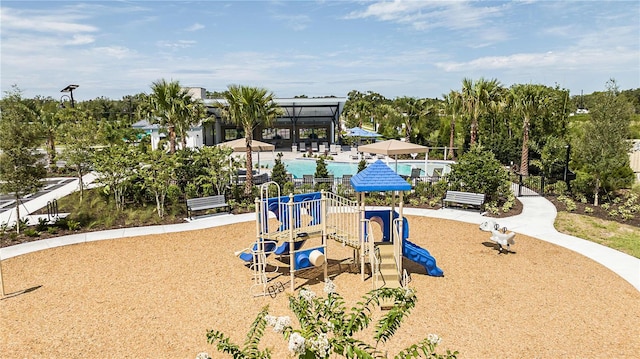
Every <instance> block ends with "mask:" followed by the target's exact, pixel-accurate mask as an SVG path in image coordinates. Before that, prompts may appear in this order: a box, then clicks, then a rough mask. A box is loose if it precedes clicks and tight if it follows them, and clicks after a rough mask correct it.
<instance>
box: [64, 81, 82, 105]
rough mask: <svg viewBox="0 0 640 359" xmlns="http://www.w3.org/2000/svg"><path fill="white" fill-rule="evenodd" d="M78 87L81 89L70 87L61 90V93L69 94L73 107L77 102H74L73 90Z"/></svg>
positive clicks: (75, 86) (74, 86)
mask: <svg viewBox="0 0 640 359" xmlns="http://www.w3.org/2000/svg"><path fill="white" fill-rule="evenodd" d="M78 87H80V85H69V86H67V87H65V88H63V89H62V90H60V92H68V93H69V95H70V97H71V107H72V108H73V107H75V101H74V100H73V90H75V89H77V88H78Z"/></svg>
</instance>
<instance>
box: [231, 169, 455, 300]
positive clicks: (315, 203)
mask: <svg viewBox="0 0 640 359" xmlns="http://www.w3.org/2000/svg"><path fill="white" fill-rule="evenodd" d="M351 184H352V186H353V187H354V189H355V191H356V193H357V194H358V201H352V200H349V199H347V198H343V197H340V196H338V195H336V194H334V193H331V192H325V191H321V192H313V193H305V194H298V195H292V194H290V195H288V196H281V194H280V187H279V186H278V185H277V184H276V183H275V182H268V183H265V184H263V185H262V186H261V187H260V198H256V200H255V205H256V206H255V207H256V241H255V243H254V244H253V245H252V247H250V248H245V249H243V250H241V251H238V252H236V255H237V256H239V257H240V258H241V259H242V260H243V261H245V262H246V263H247V264H249V266H250V268H251V270H252V279H253V284H252V286H251V288H250V291H251V293H252V294H253V295H254V296H262V295H267V294H270V292H272V291H270V288H271V287H272V285H270V284H269V283H270V281H271V280H273V279H274V278H275V276H274V277H270V276H269V273H277V274H276V276H279V275H280V272H278V269H279V268H278V266H275V265H270V264H268V263H267V257H269V256H270V255H276V256H279V257H280V258H282V257H284V256H288V259H289V276H290V288H291V291H294V290H295V273H296V272H298V271H302V270H306V269H309V268H317V267H322V268H323V275H324V279H325V280H326V278H327V261H326V256H327V254H328V253H327V241H328V240H329V239H331V240H334V241H336V242H339V243H341V244H342V245H343V246H348V247H351V248H353V260H354V262H355V263H356V264H360V273H361V277H362V280H363V281H364V280H366V264H367V263H369V264H370V268H371V277H372V278H373V281H372V282H373V288H374V289H376V288H380V287H383V286H384V287H400V286H402V287H404V286H406V284H407V281H408V274H407V273H406V271H403V268H402V258H403V256H404V257H406V258H408V259H410V260H412V261H414V262H416V263H418V264H421V265H422V266H423V267H424V268H425V270H426V271H427V274H428V275H431V276H442V275H443V273H442V270H441V269H440V268H438V267H437V265H436V261H435V259H434V258H433V257H432V256H431V255H430V254H429V252H428V251H427V250H426V249H424V248H421V247H419V246H417V245H416V244H414V243H412V242H410V241H409V240H408V237H409V226H408V222H407V220H406V218H404V217H403V215H402V209H403V202H402V197H403V191H406V190H410V189H411V186H410V184H409V183H407V182H406V181H405V180H404V179H402V177H400V176H399V175H397V174H396V173H395V172H394V171H393V170H391V169H390V168H389V167H388V166H387V165H386V164H384V162H382V161H377V162H376V163H374V164H372V165H370V166H369V167H367V169H365V170H364V171H362V172H360V173H358V174H357V175H355V176H354V177H352V178H351ZM372 191H391V192H392V193H393V199H394V200H393V201H392V206H391V209H390V210H366V209H365V204H364V203H365V202H364V198H365V193H366V192H372ZM270 193H271V194H274V193H275V194H276V196H275V197H269V194H270ZM397 194H399V201H398V210H397V211H396V195H397ZM273 217H275V219H276V220H277V223H274V222H275V221H273ZM270 218H271V219H272V220H271V222H270ZM371 222H374V223H378V224H380V228H381V229H382V232H383V237H382V238H380V239H376V238H374V235H373V231H372V227H371ZM271 266H273V267H275V269H274V270H270V271H267V268H269V267H271Z"/></svg>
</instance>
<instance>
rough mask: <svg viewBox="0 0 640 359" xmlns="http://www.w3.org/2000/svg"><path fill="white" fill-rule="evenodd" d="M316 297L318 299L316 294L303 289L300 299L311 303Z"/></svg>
mask: <svg viewBox="0 0 640 359" xmlns="http://www.w3.org/2000/svg"><path fill="white" fill-rule="evenodd" d="M315 297H316V293H314V292H313V291H311V290H309V289H306V288H302V289H301V290H300V298H302V299H304V300H306V301H307V302H311V301H312V300H313V298H315Z"/></svg>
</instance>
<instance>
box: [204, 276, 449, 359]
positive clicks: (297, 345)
mask: <svg viewBox="0 0 640 359" xmlns="http://www.w3.org/2000/svg"><path fill="white" fill-rule="evenodd" d="M325 292H326V293H327V297H326V298H324V297H319V296H317V295H316V294H315V293H314V292H312V291H311V290H309V289H308V288H303V289H301V290H300V291H299V293H298V295H292V296H290V297H289V308H290V309H291V311H292V312H293V313H294V315H295V316H296V317H297V319H298V320H297V323H299V325H300V328H299V329H294V327H293V326H292V324H293V322H292V320H291V318H290V317H288V316H281V317H275V316H272V315H269V314H268V310H269V308H268V307H264V308H263V309H262V310H261V311H260V312H259V313H258V316H257V317H256V319H255V320H254V322H253V324H252V326H251V328H250V330H249V332H248V333H247V337H246V340H245V341H244V345H243V346H240V345H237V344H234V343H231V340H230V338H229V337H228V336H226V335H225V334H224V333H222V332H219V331H216V330H211V331H209V332H208V333H207V341H208V342H209V343H210V344H216V348H217V349H218V351H221V352H224V353H227V354H229V355H231V356H232V357H233V358H268V357H270V350H269V349H265V350H263V351H261V350H259V349H258V345H259V344H260V340H261V339H262V336H263V335H264V330H265V329H266V327H267V326H270V327H273V330H274V331H275V332H277V333H281V334H282V335H283V337H284V339H285V340H286V341H287V343H288V348H289V351H290V353H291V355H292V356H297V357H298V358H305V359H307V358H328V357H329V356H331V354H335V355H340V356H345V357H348V358H373V357H376V358H377V357H386V356H385V355H386V354H385V353H382V352H380V351H378V350H377V349H376V345H377V344H379V343H384V342H387V341H388V340H390V339H391V338H392V337H393V335H394V334H395V333H396V331H397V330H398V328H399V327H400V325H401V324H402V322H403V320H404V319H405V317H407V316H408V315H409V314H410V312H411V310H412V309H413V308H414V307H415V303H416V301H417V297H416V295H415V293H414V292H413V290H411V289H406V288H381V289H377V290H373V291H371V292H369V293H367V294H366V295H364V296H363V297H362V299H361V300H360V301H359V302H358V303H357V304H356V305H355V306H354V307H352V308H351V309H350V310H347V308H346V306H345V302H344V299H343V297H342V296H340V295H339V294H338V293H336V292H335V285H334V284H333V283H332V282H331V281H327V282H326V283H325ZM384 300H389V301H393V303H394V305H393V307H392V308H391V309H390V310H389V311H387V312H386V313H385V314H383V315H382V318H381V319H379V320H378V321H377V322H376V324H375V328H374V330H373V340H374V342H375V344H374V345H371V344H368V343H367V342H365V341H364V339H362V338H363V337H364V336H363V335H358V333H359V332H361V331H363V330H365V329H366V328H367V327H368V326H369V324H370V323H372V318H371V316H372V313H374V309H376V308H377V307H380V306H381V302H383V301H384ZM440 340H441V339H440V338H439V337H438V336H437V335H435V334H429V335H427V337H426V338H424V339H423V340H421V341H420V342H418V343H417V344H413V345H410V346H409V347H407V348H406V349H404V350H402V351H401V352H400V353H398V354H397V355H396V356H395V357H396V358H411V357H419V356H420V355H421V354H423V355H424V356H426V357H428V358H437V359H443V358H456V357H457V355H458V352H450V351H447V354H437V353H436V347H437V346H438V344H440ZM198 358H208V355H203V354H202V353H201V354H198Z"/></svg>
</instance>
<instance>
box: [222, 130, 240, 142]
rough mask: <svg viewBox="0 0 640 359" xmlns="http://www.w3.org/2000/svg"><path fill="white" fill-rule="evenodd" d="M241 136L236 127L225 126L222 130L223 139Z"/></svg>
mask: <svg viewBox="0 0 640 359" xmlns="http://www.w3.org/2000/svg"><path fill="white" fill-rule="evenodd" d="M240 137H242V134H241V133H240V131H238V129H236V128H227V129H225V130H224V140H225V141H229V140H235V139H236V138H240Z"/></svg>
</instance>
